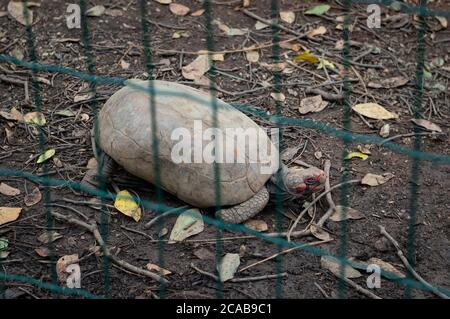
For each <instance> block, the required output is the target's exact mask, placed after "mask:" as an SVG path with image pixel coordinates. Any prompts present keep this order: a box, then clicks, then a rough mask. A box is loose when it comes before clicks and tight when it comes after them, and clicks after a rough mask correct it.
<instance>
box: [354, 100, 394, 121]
mask: <svg viewBox="0 0 450 319" xmlns="http://www.w3.org/2000/svg"><path fill="white" fill-rule="evenodd" d="M352 109H353V111H355V112H357V113H359V114H361V115H363V116H365V117H368V118H371V119H375V120H390V119H396V118H398V115H397V114H395V113H392V112H389V111H388V110H386V109H385V108H384V107H382V106H381V105H379V104H377V103H363V104H356V105H354V106H352Z"/></svg>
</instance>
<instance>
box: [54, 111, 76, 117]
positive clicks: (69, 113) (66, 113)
mask: <svg viewBox="0 0 450 319" xmlns="http://www.w3.org/2000/svg"><path fill="white" fill-rule="evenodd" d="M55 114H58V115H61V116H67V117H70V116H75V112H74V111H72V110H69V109H65V110H60V111H58V112H56V113H55Z"/></svg>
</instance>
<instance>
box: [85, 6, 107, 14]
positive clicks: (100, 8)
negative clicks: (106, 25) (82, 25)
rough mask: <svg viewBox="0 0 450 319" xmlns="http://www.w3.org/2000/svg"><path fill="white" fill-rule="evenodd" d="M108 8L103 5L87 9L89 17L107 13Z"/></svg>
mask: <svg viewBox="0 0 450 319" xmlns="http://www.w3.org/2000/svg"><path fill="white" fill-rule="evenodd" d="M105 10H106V8H105V7H104V6H102V5H98V6H95V7H92V8H90V9H88V10H87V11H86V15H87V16H88V17H100V16H102V15H103V13H105Z"/></svg>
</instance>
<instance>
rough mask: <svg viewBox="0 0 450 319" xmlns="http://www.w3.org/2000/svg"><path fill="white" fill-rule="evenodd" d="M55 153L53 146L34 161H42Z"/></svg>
mask: <svg viewBox="0 0 450 319" xmlns="http://www.w3.org/2000/svg"><path fill="white" fill-rule="evenodd" d="M55 153H56V151H55V150H54V149H53V148H51V149H49V150H46V151H45V152H44V153H43V154H41V155H39V157H38V159H37V162H36V163H38V164H41V163H44V162H45V161H46V160H48V159H49V158H52V157H53V155H55Z"/></svg>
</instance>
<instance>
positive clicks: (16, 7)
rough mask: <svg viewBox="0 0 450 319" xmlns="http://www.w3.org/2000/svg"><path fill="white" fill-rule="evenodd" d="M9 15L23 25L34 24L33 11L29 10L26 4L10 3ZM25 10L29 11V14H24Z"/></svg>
mask: <svg viewBox="0 0 450 319" xmlns="http://www.w3.org/2000/svg"><path fill="white" fill-rule="evenodd" d="M7 10H8V13H9V14H10V15H11V17H13V18H14V19H15V20H16V21H17V22H19V23H20V24H23V25H25V26H26V25H31V24H32V23H33V11H31V10H30V9H28V8H27V6H26V4H25V2H18V1H10V2H9V3H8V9H7ZM24 10H27V11H28V14H27V15H25V14H24Z"/></svg>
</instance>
